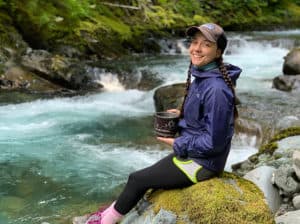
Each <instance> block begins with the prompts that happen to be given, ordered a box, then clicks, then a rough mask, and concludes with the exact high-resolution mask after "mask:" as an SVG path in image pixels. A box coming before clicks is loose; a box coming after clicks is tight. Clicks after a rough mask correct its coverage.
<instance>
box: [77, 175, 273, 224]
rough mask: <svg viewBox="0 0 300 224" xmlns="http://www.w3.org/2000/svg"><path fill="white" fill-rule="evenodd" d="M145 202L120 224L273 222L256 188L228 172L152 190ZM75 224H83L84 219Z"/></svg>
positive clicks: (262, 197) (262, 196)
mask: <svg viewBox="0 0 300 224" xmlns="http://www.w3.org/2000/svg"><path fill="white" fill-rule="evenodd" d="M148 200H149V202H150V203H151V204H150V205H149V206H148V207H146V208H145V209H144V210H143V211H142V212H137V211H138V210H139V209H133V210H132V211H131V212H129V213H128V214H127V215H126V216H125V217H124V219H123V221H122V222H121V224H129V223H130V224H153V223H157V224H158V223H164V224H173V223H178V224H192V223H193V224H207V223H226V224H236V223H247V224H257V223H263V224H273V223H274V218H273V215H272V213H271V211H270V209H269V207H268V205H267V204H266V202H265V199H264V195H263V194H262V192H261V191H260V190H259V189H258V187H257V186H256V185H255V184H253V183H252V182H250V181H248V180H246V179H244V178H241V177H238V176H235V175H233V174H230V173H224V174H223V175H222V176H221V177H219V178H213V179H210V180H207V181H203V182H200V183H197V184H195V185H192V186H191V187H187V188H184V189H173V190H159V191H155V192H154V193H152V194H151V195H150V196H148ZM175 218H176V222H174V220H175ZM79 220H81V222H78V221H79ZM76 221H77V222H74V223H76V224H83V223H84V217H83V219H80V218H76Z"/></svg>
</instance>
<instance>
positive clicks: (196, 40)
mask: <svg viewBox="0 0 300 224" xmlns="http://www.w3.org/2000/svg"><path fill="white" fill-rule="evenodd" d="M189 53H190V57H191V61H192V64H193V65H197V66H203V65H206V64H208V63H210V62H212V61H214V60H215V59H217V58H219V57H220V56H221V50H220V49H218V48H217V44H216V43H214V42H211V41H209V40H207V39H206V38H205V37H204V36H203V35H202V34H201V33H200V32H199V33H197V34H196V35H195V36H194V37H193V39H192V42H191V45H190V47H189Z"/></svg>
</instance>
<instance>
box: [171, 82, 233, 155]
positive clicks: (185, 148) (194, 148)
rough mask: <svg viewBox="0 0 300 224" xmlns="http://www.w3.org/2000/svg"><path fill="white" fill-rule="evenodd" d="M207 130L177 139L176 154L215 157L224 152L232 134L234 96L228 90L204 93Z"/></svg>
mask: <svg viewBox="0 0 300 224" xmlns="http://www.w3.org/2000/svg"><path fill="white" fill-rule="evenodd" d="M203 115H204V117H203V119H204V122H205V129H204V130H202V131H200V130H199V134H195V135H188V136H185V135H184V136H180V137H178V138H176V139H175V141H174V145H173V149H174V152H175V153H176V154H177V155H179V156H181V157H187V156H189V157H205V156H214V155H217V154H219V153H220V152H222V151H223V149H224V145H225V144H227V140H228V139H227V138H228V137H229V136H230V137H231V133H228V132H229V131H230V130H231V129H230V121H231V119H233V96H232V94H231V93H229V92H228V90H227V91H226V90H224V89H222V88H219V87H212V88H209V89H207V90H206V91H205V93H204V114H203Z"/></svg>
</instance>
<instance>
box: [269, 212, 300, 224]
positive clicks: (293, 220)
mask: <svg viewBox="0 0 300 224" xmlns="http://www.w3.org/2000/svg"><path fill="white" fill-rule="evenodd" d="M275 221H276V223H277V224H299V223H300V210H297V211H292V212H287V213H285V214H284V215H281V216H278V217H276V219H275Z"/></svg>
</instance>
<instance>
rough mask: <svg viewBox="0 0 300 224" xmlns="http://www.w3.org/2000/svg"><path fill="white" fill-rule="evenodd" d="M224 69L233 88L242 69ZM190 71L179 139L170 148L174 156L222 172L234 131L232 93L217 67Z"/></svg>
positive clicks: (227, 66) (232, 66) (233, 67)
mask: <svg viewBox="0 0 300 224" xmlns="http://www.w3.org/2000/svg"><path fill="white" fill-rule="evenodd" d="M226 68H227V70H228V73H229V76H230V77H231V79H232V82H233V84H234V85H235V83H236V80H237V79H238V77H239V75H240V73H241V71H242V70H241V69H240V68H239V67H236V66H234V65H230V64H226ZM191 72H192V75H193V76H194V78H195V79H194V80H193V82H192V84H191V86H190V89H189V93H188V95H187V98H186V101H185V104H184V116H183V118H182V119H181V120H180V121H179V133H180V136H179V137H177V138H175V141H174V145H173V149H174V152H175V154H176V155H177V156H180V157H184V158H186V157H188V158H191V159H193V160H194V161H196V162H197V163H198V164H200V165H202V166H203V167H204V168H206V169H208V170H211V171H215V172H221V171H223V170H224V167H225V163H226V160H227V157H228V154H229V150H230V146H231V139H232V136H233V132H234V115H233V113H234V102H233V93H232V91H231V89H230V88H229V87H228V86H227V84H226V83H225V81H224V79H223V77H222V74H221V73H220V71H219V69H218V68H215V69H212V70H208V71H200V70H198V69H197V68H195V67H192V69H191Z"/></svg>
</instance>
